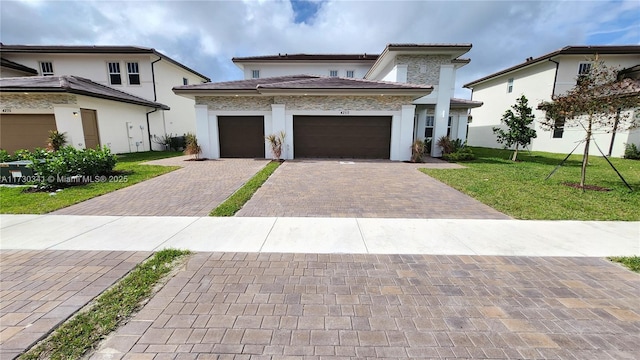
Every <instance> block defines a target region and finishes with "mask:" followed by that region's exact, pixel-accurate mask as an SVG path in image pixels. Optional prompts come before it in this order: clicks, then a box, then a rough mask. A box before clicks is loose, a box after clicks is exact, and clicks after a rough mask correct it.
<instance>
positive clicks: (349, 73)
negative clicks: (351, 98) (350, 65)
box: [347, 70, 355, 78]
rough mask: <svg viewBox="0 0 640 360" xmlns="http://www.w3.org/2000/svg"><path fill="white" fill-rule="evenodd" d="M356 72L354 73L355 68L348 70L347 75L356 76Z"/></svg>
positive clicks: (349, 76)
mask: <svg viewBox="0 0 640 360" xmlns="http://www.w3.org/2000/svg"><path fill="white" fill-rule="evenodd" d="M354 74H355V73H354V71H353V70H347V77H348V78H352V77H355V76H354Z"/></svg>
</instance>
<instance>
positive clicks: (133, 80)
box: [127, 62, 140, 85]
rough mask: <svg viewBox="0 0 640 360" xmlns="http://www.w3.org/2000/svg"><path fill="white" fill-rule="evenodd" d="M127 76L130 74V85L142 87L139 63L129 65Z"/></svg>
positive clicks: (129, 63)
mask: <svg viewBox="0 0 640 360" xmlns="http://www.w3.org/2000/svg"><path fill="white" fill-rule="evenodd" d="M127 74H129V85H140V71H139V70H138V63H137V62H128V63H127Z"/></svg>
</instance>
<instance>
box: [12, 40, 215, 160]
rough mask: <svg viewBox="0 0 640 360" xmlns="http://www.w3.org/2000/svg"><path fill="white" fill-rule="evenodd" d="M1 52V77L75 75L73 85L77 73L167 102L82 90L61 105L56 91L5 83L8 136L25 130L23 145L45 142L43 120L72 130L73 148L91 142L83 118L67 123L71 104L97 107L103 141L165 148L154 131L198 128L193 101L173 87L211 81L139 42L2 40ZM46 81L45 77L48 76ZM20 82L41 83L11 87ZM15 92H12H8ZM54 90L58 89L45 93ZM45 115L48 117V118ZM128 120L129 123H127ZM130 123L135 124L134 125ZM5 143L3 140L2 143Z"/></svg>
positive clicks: (119, 148) (115, 146)
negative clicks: (89, 43)
mask: <svg viewBox="0 0 640 360" xmlns="http://www.w3.org/2000/svg"><path fill="white" fill-rule="evenodd" d="M0 58H1V60H2V61H1V63H0V78H2V79H10V78H25V77H33V78H34V79H35V78H47V77H56V78H58V80H59V81H64V79H65V78H67V79H70V80H69V81H70V82H71V83H73V81H74V80H73V79H76V80H77V81H83V82H85V83H86V81H89V82H91V83H93V84H97V85H101V86H104V87H108V88H111V89H114V90H116V92H118V93H122V94H126V95H123V96H125V97H126V96H128V95H130V96H133V97H135V98H138V99H140V100H142V101H143V102H145V104H159V105H161V106H156V105H153V106H150V107H148V106H146V105H145V106H144V107H146V109H143V107H141V106H140V105H135V106H133V107H132V105H131V104H128V103H126V102H123V101H119V100H116V101H113V100H110V101H106V102H105V101H104V100H100V101H98V103H96V100H95V99H97V98H96V97H95V96H88V97H82V98H81V97H78V96H77V94H76V95H74V96H75V100H74V101H71V102H70V103H69V101H66V103H64V104H63V103H60V94H59V92H58V91H56V92H46V91H44V90H37V91H36V90H33V91H30V92H29V94H21V93H20V92H15V91H13V90H8V89H6V88H5V89H0V91H2V94H1V95H2V96H0V108H1V111H2V112H1V113H0V128H1V129H2V133H3V134H2V138H3V139H6V138H15V136H13V135H14V134H17V133H14V132H15V131H19V132H20V134H22V135H21V136H22V137H24V136H27V138H25V141H26V142H25V146H23V147H28V146H26V145H27V144H28V143H29V142H37V143H38V144H39V143H40V142H41V141H40V140H39V139H36V138H35V137H36V136H40V135H41V131H42V128H43V126H45V127H47V126H48V127H49V130H55V129H54V128H52V127H53V125H52V124H55V127H56V128H57V130H58V131H61V132H68V135H69V136H71V138H72V142H71V143H70V144H72V145H73V146H76V147H80V148H83V147H85V146H88V145H87V143H86V141H85V139H84V138H83V136H80V134H83V133H86V132H87V131H85V130H84V129H83V128H82V123H77V126H78V127H79V128H74V129H69V126H68V125H69V124H70V123H69V122H68V121H67V120H65V119H64V117H63V116H62V115H61V114H62V113H63V112H65V111H67V110H64V111H63V110H62V109H63V108H66V109H68V110H69V111H68V112H69V113H74V112H76V113H78V114H80V113H82V114H83V115H85V116H89V115H87V114H89V113H91V112H93V113H94V114H95V116H96V117H97V119H98V120H97V123H98V127H99V129H98V130H99V131H98V138H97V141H98V145H106V146H110V147H112V151H114V152H130V151H147V150H149V149H150V148H151V147H153V148H154V149H160V146H159V145H157V144H155V143H154V142H153V141H152V139H153V136H154V135H156V136H163V135H165V134H175V135H182V134H184V133H187V132H195V110H194V101H193V100H192V99H188V98H185V97H183V96H177V95H175V94H174V93H173V91H172V88H173V87H174V86H177V85H186V84H199V83H202V82H207V81H210V79H209V78H208V77H206V76H204V75H202V74H200V73H198V72H197V71H195V70H193V69H190V68H188V67H187V66H185V65H183V64H181V63H179V62H177V61H175V60H173V59H171V58H170V57H168V56H166V55H164V54H162V53H160V52H158V51H156V50H155V49H152V48H145V47H138V46H50V45H6V44H0ZM79 79H83V80H79ZM42 81H43V82H42V83H46V80H42ZM3 83H5V84H9V82H3ZM18 83H21V84H22V85H24V86H27V87H28V86H31V85H33V84H35V83H39V82H38V81H36V80H33V81H29V80H24V81H18V82H13V83H11V84H12V85H11V86H14V87H15V86H17V85H16V84H18ZM59 89H60V88H59ZM71 90H74V89H73V88H72V89H71ZM9 92H11V96H7V95H5V93H9ZM25 92H26V91H25ZM36 93H37V96H35V94H36ZM48 94H53V95H52V97H51V98H47V96H49V95H48ZM54 95H55V96H54ZM34 96H35V97H34ZM36 98H37V100H36ZM31 100H33V101H31ZM132 109H135V110H132ZM141 109H142V110H141ZM143 110H144V111H143ZM115 114H118V115H117V116H116V115H115ZM35 115H42V116H40V120H36V119H35V118H34V116H35ZM44 118H47V120H42V119H44ZM123 119H126V121H122V120H123ZM34 124H40V125H34ZM44 124H48V125H44ZM61 124H66V125H62V126H61ZM125 124H129V125H125ZM38 126H39V127H38ZM130 126H134V127H135V131H132V129H131V128H130ZM141 127H142V128H141ZM38 129H39V130H38ZM29 134H32V136H31V137H30V138H29ZM36 134H38V135H36ZM109 134H110V135H109ZM116 135H117V136H118V138H117V139H116V138H115V136H116ZM14 143H15V142H14ZM90 143H91V144H93V143H94V142H93V141H91V142H90ZM12 146H14V145H13V144H12ZM5 147H6V146H4V145H3V144H0V148H5Z"/></svg>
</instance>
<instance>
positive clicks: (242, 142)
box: [218, 116, 264, 159]
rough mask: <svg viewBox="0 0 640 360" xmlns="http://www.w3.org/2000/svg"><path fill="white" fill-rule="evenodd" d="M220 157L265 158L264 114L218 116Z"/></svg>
mask: <svg viewBox="0 0 640 360" xmlns="http://www.w3.org/2000/svg"><path fill="white" fill-rule="evenodd" d="M218 132H219V139H220V157H223V158H262V159H264V118H263V117H262V116H218Z"/></svg>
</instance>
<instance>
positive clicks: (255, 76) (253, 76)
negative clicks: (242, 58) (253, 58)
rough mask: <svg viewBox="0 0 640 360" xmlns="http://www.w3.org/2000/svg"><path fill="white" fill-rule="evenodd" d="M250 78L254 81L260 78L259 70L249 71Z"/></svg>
mask: <svg viewBox="0 0 640 360" xmlns="http://www.w3.org/2000/svg"><path fill="white" fill-rule="evenodd" d="M251 77H252V78H254V79H259V78H260V70H251Z"/></svg>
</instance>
